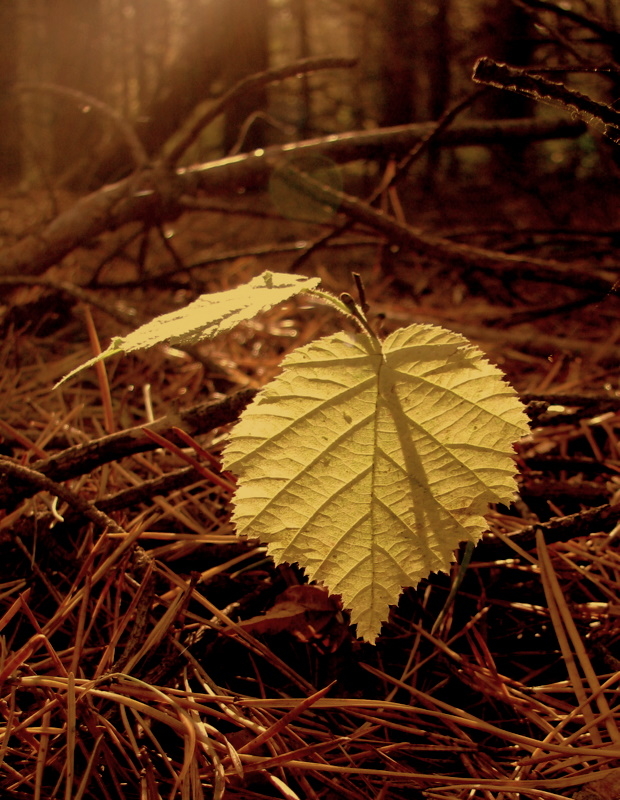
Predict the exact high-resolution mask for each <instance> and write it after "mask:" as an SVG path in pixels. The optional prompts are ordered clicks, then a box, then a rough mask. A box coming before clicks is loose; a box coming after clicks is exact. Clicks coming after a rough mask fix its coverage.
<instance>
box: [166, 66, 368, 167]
mask: <svg viewBox="0 0 620 800" xmlns="http://www.w3.org/2000/svg"><path fill="white" fill-rule="evenodd" d="M356 64H357V59H354V58H305V59H302V60H301V61H296V62H295V63H294V64H287V66H285V67H274V68H273V69H268V70H265V71H264V72H258V73H256V74H254V75H250V76H248V77H247V78H243V79H242V80H240V81H239V82H238V83H237V84H235V86H233V87H232V89H230V90H229V91H227V92H226V94H225V95H224V96H223V97H222V98H221V99H220V100H219V101H218V102H217V103H215V105H214V104H213V101H211V100H207V101H205V102H204V103H201V104H200V105H198V106H197V107H196V108H195V109H194V111H193V112H192V114H191V116H190V117H189V118H188V119H187V120H186V121H185V123H184V124H183V125H182V126H181V128H180V129H179V130H178V131H176V132H175V133H174V134H173V135H172V136H171V137H170V138H169V139H168V141H167V142H166V143H165V144H164V146H163V147H162V149H161V151H160V154H159V157H158V161H159V162H160V163H161V164H162V165H163V166H164V167H166V168H168V169H172V168H173V166H174V165H175V164H176V163H177V161H178V160H179V158H181V156H182V155H183V153H184V152H185V151H186V150H187V148H188V147H190V146H191V145H192V144H193V143H194V142H195V141H196V139H197V138H198V136H199V135H200V133H201V132H202V131H203V130H204V128H205V127H206V126H207V125H208V124H209V123H210V122H212V121H213V120H214V119H217V118H218V117H219V116H220V114H222V113H223V112H224V111H225V110H226V109H227V108H228V107H229V106H230V105H232V104H233V103H235V102H236V101H237V100H238V99H239V98H240V97H242V96H243V95H244V94H248V93H249V92H252V91H256V89H260V88H261V87H263V86H267V85H268V84H270V83H274V82H275V81H281V80H284V79H285V78H292V77H296V76H297V75H303V74H307V73H308V72H316V71H318V70H323V69H342V68H351V67H354V66H355V65H356Z"/></svg>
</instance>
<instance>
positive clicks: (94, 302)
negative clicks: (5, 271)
mask: <svg viewBox="0 0 620 800" xmlns="http://www.w3.org/2000/svg"><path fill="white" fill-rule="evenodd" d="M158 280H159V278H158ZM0 286H44V287H45V288H46V289H53V290H54V291H57V292H63V293H64V294H67V295H69V297H74V298H75V299H76V300H79V301H81V302H83V303H87V304H88V305H91V306H93V307H94V308H97V309H99V311H103V312H104V313H105V314H108V315H109V316H111V317H113V318H114V319H116V320H117V321H118V322H122V323H123V324H124V325H131V326H132V327H135V325H136V318H135V316H133V315H132V314H129V313H128V312H126V311H124V310H123V309H122V308H119V307H118V306H116V305H114V304H113V303H110V302H109V301H104V300H101V299H100V298H99V297H97V295H96V293H95V292H93V291H88V290H86V289H84V288H82V287H81V286H77V285H76V284H74V283H69V281H61V280H53V279H52V278H43V277H41V278H30V277H28V276H26V275H0ZM113 288H115V289H116V288H117V287H116V286H114V287H113Z"/></svg>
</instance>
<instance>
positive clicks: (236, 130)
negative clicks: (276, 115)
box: [222, 0, 269, 152]
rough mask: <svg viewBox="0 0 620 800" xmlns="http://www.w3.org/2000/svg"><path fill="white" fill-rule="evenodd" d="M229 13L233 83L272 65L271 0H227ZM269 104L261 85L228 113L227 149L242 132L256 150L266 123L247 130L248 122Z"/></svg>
mask: <svg viewBox="0 0 620 800" xmlns="http://www.w3.org/2000/svg"><path fill="white" fill-rule="evenodd" d="M224 5H225V7H226V14H225V17H224V19H223V20H222V35H223V37H224V39H225V40H226V41H228V43H229V44H228V48H227V51H226V67H227V69H226V77H227V83H228V84H229V85H233V84H235V83H237V81H239V80H240V79H241V78H244V77H246V76H247V75H252V74H254V73H256V72H263V70H266V69H267V67H268V65H269V51H268V37H267V23H268V7H267V0H251V2H249V3H248V2H247V0H226V2H225V3H224ZM266 106H267V93H266V91H265V89H260V90H258V91H256V92H252V93H251V94H247V95H245V96H244V97H243V98H241V99H240V100H239V102H238V103H236V104H235V105H234V107H232V108H230V109H229V110H228V111H227V113H226V120H225V125H224V150H225V151H226V152H228V151H229V150H231V148H232V147H233V146H234V145H235V144H236V143H237V141H238V139H239V135H240V133H242V134H243V142H242V143H241V146H242V149H243V150H254V149H256V148H257V147H262V146H263V145H264V143H265V137H264V131H265V128H264V125H263V124H261V123H260V122H257V123H255V124H252V125H251V126H250V127H249V128H248V129H247V130H244V123H246V122H247V121H249V120H250V118H251V115H252V114H254V113H255V112H256V111H259V110H261V109H263V110H264V109H265V108H266Z"/></svg>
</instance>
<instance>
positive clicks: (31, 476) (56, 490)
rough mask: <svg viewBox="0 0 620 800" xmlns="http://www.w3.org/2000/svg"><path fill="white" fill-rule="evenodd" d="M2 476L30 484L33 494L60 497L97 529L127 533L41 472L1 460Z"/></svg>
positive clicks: (91, 505)
mask: <svg viewBox="0 0 620 800" xmlns="http://www.w3.org/2000/svg"><path fill="white" fill-rule="evenodd" d="M0 476H5V477H6V476H10V477H13V478H17V479H18V480H19V481H20V482H23V483H25V484H30V485H31V487H32V489H33V492H32V493H33V494H34V493H36V492H49V493H50V494H52V495H54V496H55V497H59V498H60V499H61V500H64V501H65V503H68V505H70V506H71V507H72V508H75V509H76V510H77V511H79V512H80V514H82V515H83V516H85V517H86V518H87V519H89V520H90V521H91V522H92V523H93V524H94V525H96V526H97V528H102V529H103V530H106V529H109V530H111V531H113V532H114V533H122V534H124V533H125V531H124V530H123V528H121V526H120V525H117V523H116V522H114V520H113V519H112V518H111V517H108V515H107V514H104V513H103V511H100V510H99V509H98V508H97V507H96V506H95V505H94V504H93V503H89V502H88V501H87V500H84V499H83V498H81V497H80V496H79V495H77V494H75V493H74V492H72V491H70V490H69V489H67V488H66V487H65V486H62V485H61V484H60V483H56V482H55V481H53V480H51V479H50V478H48V477H46V476H45V475H43V474H42V473H41V472H38V471H37V470H36V469H31V468H30V467H23V466H21V465H20V464H14V463H13V462H12V461H8V460H7V459H4V458H0Z"/></svg>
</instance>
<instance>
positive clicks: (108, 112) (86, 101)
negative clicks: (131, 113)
mask: <svg viewBox="0 0 620 800" xmlns="http://www.w3.org/2000/svg"><path fill="white" fill-rule="evenodd" d="M15 89H16V90H17V91H18V92H50V93H52V94H59V95H62V96H64V97H69V98H71V99H72V100H75V101H76V103H78V104H79V105H81V106H87V107H89V108H94V109H95V110H96V111H98V112H99V113H100V114H102V115H103V116H104V117H105V118H106V119H109V120H110V121H111V122H112V124H113V125H114V127H115V128H116V129H117V130H118V131H119V132H120V134H121V136H122V137H123V139H124V140H125V142H126V143H127V145H128V147H129V150H130V151H131V154H132V156H133V160H134V162H135V166H136V168H139V167H144V166H146V164H148V162H149V156H148V153H147V152H146V150H145V148H144V145H143V144H142V142H141V141H140V138H139V137H138V134H137V133H136V131H135V128H134V127H133V125H131V123H129V122H128V121H127V120H126V119H125V118H124V117H123V116H122V115H121V114H119V113H118V111H116V110H115V109H114V108H112V106H109V105H108V104H107V103H104V102H103V101H102V100H99V99H98V98H97V97H93V96H92V95H90V94H86V92H82V91H80V90H79V89H72V88H71V87H69V86H59V85H58V84H57V83H25V82H24V83H17V84H16V85H15Z"/></svg>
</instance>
